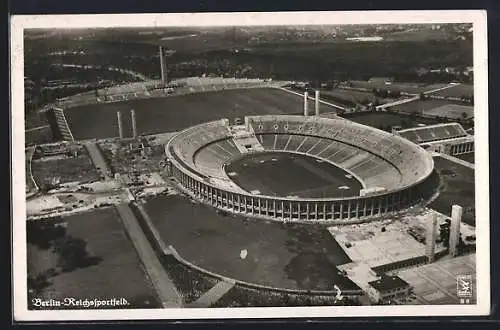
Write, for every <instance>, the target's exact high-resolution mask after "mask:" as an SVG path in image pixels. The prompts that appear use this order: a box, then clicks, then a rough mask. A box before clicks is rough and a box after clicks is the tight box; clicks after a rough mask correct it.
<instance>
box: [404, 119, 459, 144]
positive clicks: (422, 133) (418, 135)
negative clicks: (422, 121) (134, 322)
mask: <svg viewBox="0 0 500 330" xmlns="http://www.w3.org/2000/svg"><path fill="white" fill-rule="evenodd" d="M399 135H401V136H402V137H404V138H406V139H408V140H410V141H412V142H414V143H425V142H431V141H438V140H445V139H453V138H459V137H464V136H466V135H467V133H466V132H465V130H464V129H463V127H462V126H461V125H460V124H458V123H450V124H437V125H432V126H426V127H417V128H411V129H407V130H403V131H400V132H399Z"/></svg>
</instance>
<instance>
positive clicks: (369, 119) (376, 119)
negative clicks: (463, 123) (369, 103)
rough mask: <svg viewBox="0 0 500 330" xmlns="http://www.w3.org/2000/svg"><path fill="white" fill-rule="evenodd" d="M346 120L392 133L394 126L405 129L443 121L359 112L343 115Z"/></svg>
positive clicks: (404, 115)
mask: <svg viewBox="0 0 500 330" xmlns="http://www.w3.org/2000/svg"><path fill="white" fill-rule="evenodd" d="M343 117H344V118H346V119H349V120H352V121H354V122H356V123H359V124H363V125H367V126H371V127H375V128H383V129H384V130H385V129H387V130H389V131H390V128H391V127H392V126H403V128H410V127H417V126H418V124H426V125H432V124H438V123H440V122H441V121H439V120H436V119H433V118H411V117H410V116H409V115H406V114H399V113H391V112H359V113H352V114H346V115H343Z"/></svg>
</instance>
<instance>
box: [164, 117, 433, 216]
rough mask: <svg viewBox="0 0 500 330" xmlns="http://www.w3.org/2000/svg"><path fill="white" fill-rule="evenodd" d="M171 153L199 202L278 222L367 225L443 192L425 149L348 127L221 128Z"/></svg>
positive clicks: (262, 122) (315, 123)
mask: <svg viewBox="0 0 500 330" xmlns="http://www.w3.org/2000/svg"><path fill="white" fill-rule="evenodd" d="M165 152H166V155H167V157H168V159H169V160H170V169H169V170H170V172H171V173H172V175H173V176H174V177H175V178H176V180H177V181H178V182H179V184H180V186H181V187H182V188H183V189H184V190H185V191H186V192H188V193H189V194H190V195H192V196H193V197H194V198H196V199H198V200H200V201H202V202H204V203H207V204H209V205H211V206H213V207H216V208H218V209H221V210H225V211H229V212H233V213H240V214H245V215H250V216H255V217H262V218H267V219H272V220H282V221H288V220H289V221H305V222H307V221H329V222H340V223H342V222H353V221H362V220H367V219H371V218H376V217H377V216H381V215H385V214H388V213H391V212H396V211H401V210H404V209H407V208H409V207H411V206H412V205H415V204H417V203H419V202H422V201H424V200H426V199H428V198H430V197H431V195H432V194H433V193H434V192H435V188H437V176H436V175H435V173H434V170H433V159H432V156H431V155H430V154H429V153H427V152H426V151H425V150H424V149H422V148H421V147H419V146H418V145H416V144H413V143H411V142H409V141H408V140H406V139H403V138H401V137H399V136H396V135H393V134H390V133H387V132H384V131H381V130H377V129H374V128H370V127H367V126H363V125H359V124H356V123H354V122H351V121H348V120H344V119H341V118H338V119H337V118H335V119H332V118H321V117H317V116H293V115H279V116H273V115H264V116H247V117H245V121H244V123H243V124H241V125H231V124H230V122H229V120H227V119H221V120H217V121H212V122H208V123H203V124H200V125H196V126H193V127H190V128H188V129H186V130H183V131H181V132H180V133H178V134H177V135H176V136H174V137H173V138H172V139H171V140H170V141H169V143H168V144H167V145H166V148H165Z"/></svg>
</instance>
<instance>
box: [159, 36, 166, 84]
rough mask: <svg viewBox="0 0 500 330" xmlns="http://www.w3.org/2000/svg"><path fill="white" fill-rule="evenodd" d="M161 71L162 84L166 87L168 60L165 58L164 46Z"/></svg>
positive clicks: (161, 55) (161, 56)
mask: <svg viewBox="0 0 500 330" xmlns="http://www.w3.org/2000/svg"><path fill="white" fill-rule="evenodd" d="M160 69H161V83H162V84H163V86H166V85H167V83H168V80H167V58H166V56H165V51H164V49H163V47H162V46H160Z"/></svg>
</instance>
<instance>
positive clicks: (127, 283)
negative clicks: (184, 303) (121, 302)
mask: <svg viewBox="0 0 500 330" xmlns="http://www.w3.org/2000/svg"><path fill="white" fill-rule="evenodd" d="M56 224H64V226H62V227H58V228H62V231H61V229H60V230H59V232H58V231H57V230H55V228H57V227H55V225H56ZM70 237H73V238H74V239H76V241H75V240H71V239H69V238H70ZM27 242H28V244H27V253H28V259H27V260H28V275H29V276H31V277H36V276H37V275H40V274H45V275H47V276H48V278H47V283H46V284H45V285H42V286H41V288H40V290H39V292H38V293H36V297H39V298H45V299H49V298H52V299H63V298H65V297H75V298H81V299H86V298H87V299H94V298H97V299H110V298H117V299H119V298H121V297H123V298H125V299H127V301H128V302H129V303H130V305H129V306H124V307H125V308H154V307H160V305H159V302H158V300H157V298H156V293H155V292H154V290H153V288H152V285H151V283H150V282H149V279H148V278H147V276H146V274H145V273H144V271H143V269H142V266H141V263H140V260H139V258H138V256H137V253H136V251H135V250H134V247H133V246H132V243H131V242H130V240H129V239H128V237H127V235H126V233H125V231H124V229H123V227H122V224H121V222H120V219H119V217H118V214H117V213H116V211H115V209H114V208H104V209H99V210H95V211H91V212H86V213H81V214H78V215H72V216H68V217H64V218H51V219H47V220H43V221H42V220H36V221H29V222H27ZM61 242H67V243H66V248H61V247H62V246H63V244H64V243H61ZM68 242H69V243H68ZM78 242H79V243H78ZM80 244H84V246H85V249H86V251H87V253H88V257H87V258H86V262H85V263H83V262H81V263H80V264H79V265H78V267H77V268H76V269H74V270H67V271H63V270H62V269H61V268H60V267H59V264H60V261H61V260H62V261H64V260H65V258H71V259H73V260H74V259H75V258H76V256H77V255H80V252H78V250H77V249H76V248H75V247H76V246H79V245H80ZM70 247H72V249H71V248H70ZM57 248H59V249H60V250H61V251H66V252H65V253H64V254H63V253H62V252H59V253H56V252H55V250H57ZM51 269H52V270H55V271H56V273H55V274H50V270H51Z"/></svg>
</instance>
